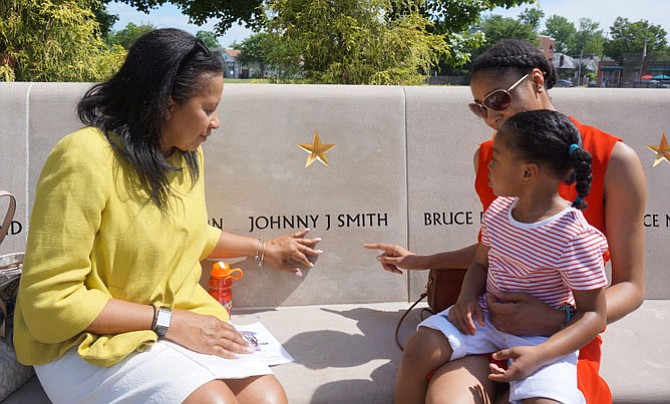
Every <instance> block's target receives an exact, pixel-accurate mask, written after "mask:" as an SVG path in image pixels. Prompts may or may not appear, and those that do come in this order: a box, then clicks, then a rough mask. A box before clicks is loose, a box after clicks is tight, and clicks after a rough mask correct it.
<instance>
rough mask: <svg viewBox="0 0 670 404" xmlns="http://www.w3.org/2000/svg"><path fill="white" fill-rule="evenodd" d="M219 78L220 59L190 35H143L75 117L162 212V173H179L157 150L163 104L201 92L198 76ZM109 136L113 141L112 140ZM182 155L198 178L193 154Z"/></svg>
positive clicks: (165, 106)
mask: <svg viewBox="0 0 670 404" xmlns="http://www.w3.org/2000/svg"><path fill="white" fill-rule="evenodd" d="M207 74H210V75H211V74H223V59H222V58H221V55H220V54H219V53H218V52H210V51H209V50H208V49H207V46H205V45H204V43H203V42H202V41H201V40H199V39H198V38H196V37H195V36H193V35H191V34H189V33H187V32H185V31H182V30H178V29H173V28H165V29H157V30H154V31H151V32H148V33H147V34H145V35H143V36H142V37H140V38H139V39H137V41H136V42H135V43H134V44H133V46H132V47H131V48H130V50H129V51H128V56H127V57H126V60H125V62H124V63H123V66H121V68H120V69H119V71H118V72H117V73H116V74H115V75H114V76H113V77H112V78H111V79H109V80H108V81H106V82H104V83H100V84H97V85H95V86H93V87H92V88H91V89H90V90H88V91H87V92H86V94H85V95H84V96H83V97H82V99H81V100H80V101H79V104H78V105H77V113H78V115H79V119H80V120H81V121H82V122H83V123H84V124H86V125H91V126H95V127H97V128H99V129H100V130H101V131H102V132H103V133H104V134H105V136H107V139H108V140H109V142H110V144H111V145H112V147H113V148H114V149H115V150H116V151H117V152H118V153H120V154H121V155H122V156H124V157H125V158H126V159H127V160H128V162H129V163H130V164H131V166H132V167H133V168H135V170H136V171H137V174H138V178H139V181H140V183H141V184H142V186H144V187H146V188H147V190H148V192H149V195H150V198H151V200H152V201H153V202H154V203H155V204H156V205H157V206H158V207H159V208H161V209H164V208H165V207H166V203H167V198H168V195H170V194H171V190H170V186H169V181H168V178H167V174H168V172H169V171H174V170H178V169H179V168H177V167H174V166H172V165H171V164H170V163H169V162H168V161H167V160H166V158H165V156H164V155H163V153H162V151H161V142H162V139H161V133H162V130H163V125H164V123H165V121H166V119H167V117H168V111H169V108H168V105H169V104H168V101H169V100H170V98H172V99H173V100H174V101H175V102H176V103H178V104H182V103H184V102H186V101H188V100H189V99H190V98H191V97H193V96H194V95H196V94H198V93H199V92H201V91H203V89H204V86H205V85H206V83H207V80H203V75H207ZM114 136H116V137H118V139H116V138H115V137H114ZM173 152H178V153H180V154H181V155H182V157H183V158H184V160H185V161H186V163H187V166H188V168H189V171H190V174H191V178H192V179H193V182H195V181H196V180H197V178H198V172H199V162H198V157H197V152H186V151H181V150H173Z"/></svg>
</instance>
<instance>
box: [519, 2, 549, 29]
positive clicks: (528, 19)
mask: <svg viewBox="0 0 670 404" xmlns="http://www.w3.org/2000/svg"><path fill="white" fill-rule="evenodd" d="M542 18H544V11H542V9H541V8H539V7H536V8H527V9H525V10H523V12H522V13H521V14H519V21H521V22H523V23H524V24H528V25H530V26H531V27H533V31H535V32H538V30H539V29H540V21H542Z"/></svg>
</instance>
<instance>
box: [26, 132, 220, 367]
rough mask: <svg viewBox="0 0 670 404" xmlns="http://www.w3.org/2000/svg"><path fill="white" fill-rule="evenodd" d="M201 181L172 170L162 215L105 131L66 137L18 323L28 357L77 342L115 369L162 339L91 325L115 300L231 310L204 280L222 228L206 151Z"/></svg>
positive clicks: (44, 204) (54, 163)
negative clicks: (207, 182) (214, 218)
mask: <svg viewBox="0 0 670 404" xmlns="http://www.w3.org/2000/svg"><path fill="white" fill-rule="evenodd" d="M198 156H199V162H200V177H199V179H198V181H197V182H196V183H195V184H194V183H193V182H192V180H191V176H190V173H189V171H188V169H187V168H186V165H185V163H184V162H182V161H181V160H182V159H181V156H179V155H178V154H176V155H175V156H174V157H173V158H172V159H171V161H170V162H171V164H173V165H176V166H178V167H180V166H181V167H183V168H184V169H183V170H181V171H175V172H171V173H170V174H169V175H168V178H169V181H170V186H171V189H172V190H173V192H174V195H175V196H170V197H169V208H168V210H167V212H161V211H160V210H159V209H158V208H157V207H156V205H155V204H154V203H153V202H150V200H149V197H148V193H147V192H146V191H145V190H144V189H142V188H140V187H139V185H138V179H137V176H136V174H135V171H134V169H133V168H132V167H131V166H130V165H129V164H128V163H127V161H126V160H125V159H124V158H122V157H120V156H119V155H118V153H116V152H114V151H113V150H112V148H111V146H110V144H109V142H108V140H107V139H106V138H105V136H104V135H103V134H102V133H101V132H100V131H99V130H98V129H96V128H91V127H87V128H83V129H80V130H78V131H76V132H74V133H72V134H70V135H68V136H66V137H64V138H63V139H62V140H61V141H59V142H58V144H57V145H56V146H55V147H54V149H53V150H52V151H51V153H50V154H49V157H48V159H47V161H46V163H45V164H44V167H43V169H42V173H41V175H40V178H39V182H38V184H37V190H36V194H35V203H34V206H33V208H32V216H31V219H30V227H29V234H28V242H27V245H26V254H25V263H24V267H23V275H22V277H21V283H20V287H19V297H18V299H17V306H16V312H15V319H14V345H15V347H16V353H17V357H18V359H19V361H20V362H21V363H24V364H26V365H39V364H45V363H48V362H50V361H53V360H55V359H57V358H60V357H61V356H63V354H65V352H66V351H68V350H69V349H70V348H72V347H75V346H76V347H77V350H78V353H79V355H80V356H81V357H83V358H84V359H86V360H87V361H88V362H90V363H93V364H96V365H100V366H105V367H108V366H112V365H114V364H115V363H117V362H119V361H121V360H122V359H123V358H125V357H126V356H127V355H128V354H130V353H132V352H134V351H142V350H144V349H146V348H147V347H149V346H150V345H151V344H152V343H153V342H155V341H156V334H155V333H154V332H153V331H150V330H144V331H134V332H128V333H123V334H117V335H96V334H92V333H88V332H84V330H85V329H86V328H87V327H88V326H89V325H90V324H91V323H92V322H93V321H94V320H95V319H96V318H97V316H98V315H99V314H100V312H101V311H102V309H103V308H104V306H105V304H106V303H107V301H108V300H109V299H111V298H115V299H121V300H127V301H131V302H136V303H142V304H156V305H161V306H168V307H172V308H177V309H186V310H193V311H194V312H197V313H200V314H211V315H215V316H217V317H218V318H220V319H221V320H224V321H227V320H228V315H227V313H226V311H225V310H224V309H223V307H222V306H221V305H220V304H219V303H217V302H216V301H215V300H214V299H213V298H211V297H210V296H209V294H207V292H206V291H205V290H204V289H203V288H202V287H201V286H200V284H199V279H200V275H201V271H202V269H201V266H200V261H201V260H203V259H204V258H206V257H207V256H208V255H209V254H210V253H211V251H213V249H214V247H215V245H216V243H217V241H218V239H219V237H220V234H221V231H220V230H218V229H216V228H214V227H211V226H209V225H208V224H207V209H206V206H205V190H204V171H203V168H202V167H203V164H204V163H203V154H202V149H199V150H198Z"/></svg>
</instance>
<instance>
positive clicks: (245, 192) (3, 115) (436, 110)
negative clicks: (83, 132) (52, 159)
mask: <svg viewBox="0 0 670 404" xmlns="http://www.w3.org/2000/svg"><path fill="white" fill-rule="evenodd" d="M88 86H89V84H63V83H0V142H1V143H2V146H1V147H0V155H1V157H2V159H1V161H2V162H3V169H2V170H0V184H1V185H0V188H3V189H8V190H10V191H11V192H13V193H14V194H15V195H16V197H17V199H18V209H17V215H16V218H15V221H14V223H12V227H11V228H10V229H9V237H8V238H7V240H6V241H5V244H3V246H2V251H1V252H2V253H6V252H10V251H20V250H22V249H23V248H24V246H25V238H26V234H27V230H28V217H29V212H30V206H31V205H32V198H33V192H34V188H35V185H36V181H37V177H38V175H39V172H40V170H41V167H42V164H43V162H44V160H45V159H46V156H47V154H48V152H49V151H50V149H51V148H52V147H53V145H54V144H55V143H56V142H57V141H58V140H59V139H60V138H61V137H62V136H64V135H66V134H67V133H69V132H71V131H73V130H75V129H77V128H78V127H80V126H81V124H80V123H79V121H78V120H77V119H76V115H75V106H76V103H77V101H78V98H79V97H80V96H81V95H82V94H83V92H84V91H85V90H86V89H87V88H88ZM550 94H551V95H552V97H553V101H554V103H555V105H556V107H557V108H558V109H559V110H560V111H562V112H565V113H567V114H571V115H574V116H575V117H576V118H577V119H579V120H580V121H581V122H583V123H587V124H591V125H595V126H598V127H600V128H601V129H603V130H605V131H609V132H611V133H614V134H616V135H617V136H619V137H622V138H623V139H624V140H625V141H626V143H628V144H629V145H630V146H632V147H633V148H634V149H635V150H636V151H637V153H638V155H639V156H640V160H641V162H642V165H643V167H644V171H645V175H646V177H647V182H648V188H649V198H648V203H647V209H646V216H645V226H646V240H647V243H646V256H645V259H646V267H647V268H648V270H647V276H646V281H647V288H646V297H647V298H649V299H654V298H668V290H670V273H669V272H667V271H666V270H665V269H664V268H666V266H667V264H666V263H667V262H668V261H670V249H668V248H667V245H668V242H669V241H670V206H669V205H668V204H667V202H666V201H667V200H668V199H670V188H669V187H668V184H669V179H670V163H669V162H668V161H666V160H663V159H662V158H661V157H662V156H663V153H658V152H657V151H655V150H661V152H665V156H666V157H670V149H669V148H668V146H667V143H665V144H663V141H662V139H663V135H664V134H665V133H667V134H670V114H668V112H667V111H668V108H669V107H670V90H664V89H658V90H654V89H644V90H640V89H592V88H589V89H576V88H566V89H562V88H561V89H554V90H550ZM470 100H471V94H470V91H469V89H468V88H467V87H437V86H436V87H433V86H422V87H378V86H303V85H246V84H226V85H225V88H224V95H223V99H222V103H221V105H220V107H219V118H220V121H221V127H220V128H219V130H217V131H215V132H214V133H213V135H212V136H211V137H210V138H209V139H208V141H207V142H206V143H205V144H204V146H203V147H204V150H205V170H206V192H207V204H208V210H209V217H210V219H209V220H210V223H211V224H212V225H214V226H218V227H221V228H224V229H226V230H228V231H231V232H235V233H239V234H244V235H249V236H252V237H262V238H263V239H269V238H273V237H275V236H277V235H280V234H282V233H286V232H294V231H297V230H299V229H302V228H305V227H309V228H310V229H311V232H310V235H311V236H312V237H321V238H322V239H323V240H322V242H321V243H320V244H319V248H320V249H322V250H324V253H323V254H322V255H321V257H320V258H319V259H318V260H317V262H316V264H315V267H314V268H313V269H311V270H306V271H303V272H304V276H303V277H302V278H298V277H294V276H292V275H290V274H287V273H283V272H279V271H275V270H273V269H272V268H269V267H266V268H265V269H263V270H259V268H258V267H256V265H255V263H254V262H253V258H252V259H246V260H243V259H242V260H230V262H231V263H232V265H233V266H239V267H241V268H242V269H243V270H244V276H243V277H242V278H241V279H239V280H236V281H235V283H234V286H233V288H234V289H233V290H234V304H235V306H237V307H271V306H276V305H307V304H329V303H364V302H383V301H407V300H412V299H415V298H416V297H417V296H418V295H419V294H420V293H421V292H422V291H423V290H424V287H425V282H426V275H427V272H425V271H422V272H415V273H412V274H410V275H409V276H408V275H394V274H391V273H388V272H385V271H383V270H382V269H381V268H380V266H379V265H378V263H377V262H376V260H375V256H376V255H377V254H376V253H375V252H373V251H369V250H365V249H363V247H362V244H363V243H365V242H385V243H397V244H401V245H404V246H407V247H409V248H410V249H411V250H413V251H415V252H417V253H434V252H439V251H445V250H449V249H454V248H460V247H465V246H467V245H469V244H471V243H473V242H474V241H476V235H477V231H478V228H479V224H480V217H481V206H480V205H479V202H478V200H477V198H476V195H475V193H474V187H473V183H474V164H473V155H474V152H475V151H476V148H477V145H478V144H479V143H480V142H482V141H484V140H486V139H487V138H489V137H490V136H491V130H490V129H489V128H488V127H487V126H486V125H485V124H484V122H483V121H481V120H479V119H478V118H476V117H475V116H474V115H473V114H472V113H470V111H469V110H468V107H467V103H468V102H470ZM650 146H651V147H650ZM210 264H211V263H204V265H203V267H204V268H205V273H204V275H203V280H206V275H207V274H206V271H207V270H208V269H209V266H210ZM652 268H653V269H652Z"/></svg>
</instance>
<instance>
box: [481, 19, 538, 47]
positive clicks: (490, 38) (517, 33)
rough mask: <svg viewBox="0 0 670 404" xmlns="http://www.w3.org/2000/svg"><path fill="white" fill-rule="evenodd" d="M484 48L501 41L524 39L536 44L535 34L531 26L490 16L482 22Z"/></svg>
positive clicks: (520, 21)
mask: <svg viewBox="0 0 670 404" xmlns="http://www.w3.org/2000/svg"><path fill="white" fill-rule="evenodd" d="M481 28H482V30H483V32H484V36H485V38H486V40H485V46H486V47H488V46H491V45H494V44H495V43H497V42H500V41H501V40H503V39H525V40H527V41H529V42H532V43H537V33H536V32H535V30H534V28H533V26H532V25H530V24H527V23H525V22H523V21H522V20H520V19H519V20H515V19H514V18H509V17H503V16H500V15H492V16H490V17H488V18H485V19H484V20H483V21H482V24H481Z"/></svg>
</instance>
